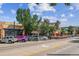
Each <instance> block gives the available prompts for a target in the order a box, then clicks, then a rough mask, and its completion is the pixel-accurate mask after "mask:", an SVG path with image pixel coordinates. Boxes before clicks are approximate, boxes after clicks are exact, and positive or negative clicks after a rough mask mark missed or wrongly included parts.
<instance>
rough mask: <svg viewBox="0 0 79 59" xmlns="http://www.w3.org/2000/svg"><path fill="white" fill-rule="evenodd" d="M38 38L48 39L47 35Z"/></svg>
mask: <svg viewBox="0 0 79 59" xmlns="http://www.w3.org/2000/svg"><path fill="white" fill-rule="evenodd" d="M40 39H41V40H48V37H47V36H41V37H40Z"/></svg>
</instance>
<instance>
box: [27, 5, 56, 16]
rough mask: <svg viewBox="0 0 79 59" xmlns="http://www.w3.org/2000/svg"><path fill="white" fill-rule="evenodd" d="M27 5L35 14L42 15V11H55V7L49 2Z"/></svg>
mask: <svg viewBox="0 0 79 59" xmlns="http://www.w3.org/2000/svg"><path fill="white" fill-rule="evenodd" d="M28 7H29V9H30V11H31V12H34V13H36V14H37V13H39V14H40V15H42V13H43V12H44V11H52V12H53V13H55V12H56V9H55V8H54V7H51V6H50V5H49V4H46V3H40V4H39V5H37V4H34V3H31V4H28Z"/></svg>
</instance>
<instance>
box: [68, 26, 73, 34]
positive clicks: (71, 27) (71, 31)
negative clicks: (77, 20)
mask: <svg viewBox="0 0 79 59" xmlns="http://www.w3.org/2000/svg"><path fill="white" fill-rule="evenodd" d="M68 33H69V34H70V35H72V34H73V26H69V27H68Z"/></svg>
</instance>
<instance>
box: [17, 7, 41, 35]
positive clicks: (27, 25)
mask: <svg viewBox="0 0 79 59" xmlns="http://www.w3.org/2000/svg"><path fill="white" fill-rule="evenodd" d="M16 19H17V21H18V22H19V23H21V24H22V25H23V27H24V31H25V34H27V33H31V32H32V31H33V30H37V29H38V24H39V23H40V21H41V19H39V20H38V16H37V15H33V16H31V14H30V10H29V8H28V9H22V8H19V9H18V10H17V16H16Z"/></svg>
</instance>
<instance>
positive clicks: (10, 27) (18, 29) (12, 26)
mask: <svg viewBox="0 0 79 59" xmlns="http://www.w3.org/2000/svg"><path fill="white" fill-rule="evenodd" d="M22 31H23V27H22V25H21V24H18V23H15V22H0V38H3V37H5V36H9V35H11V36H16V35H18V34H20V33H22Z"/></svg>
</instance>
